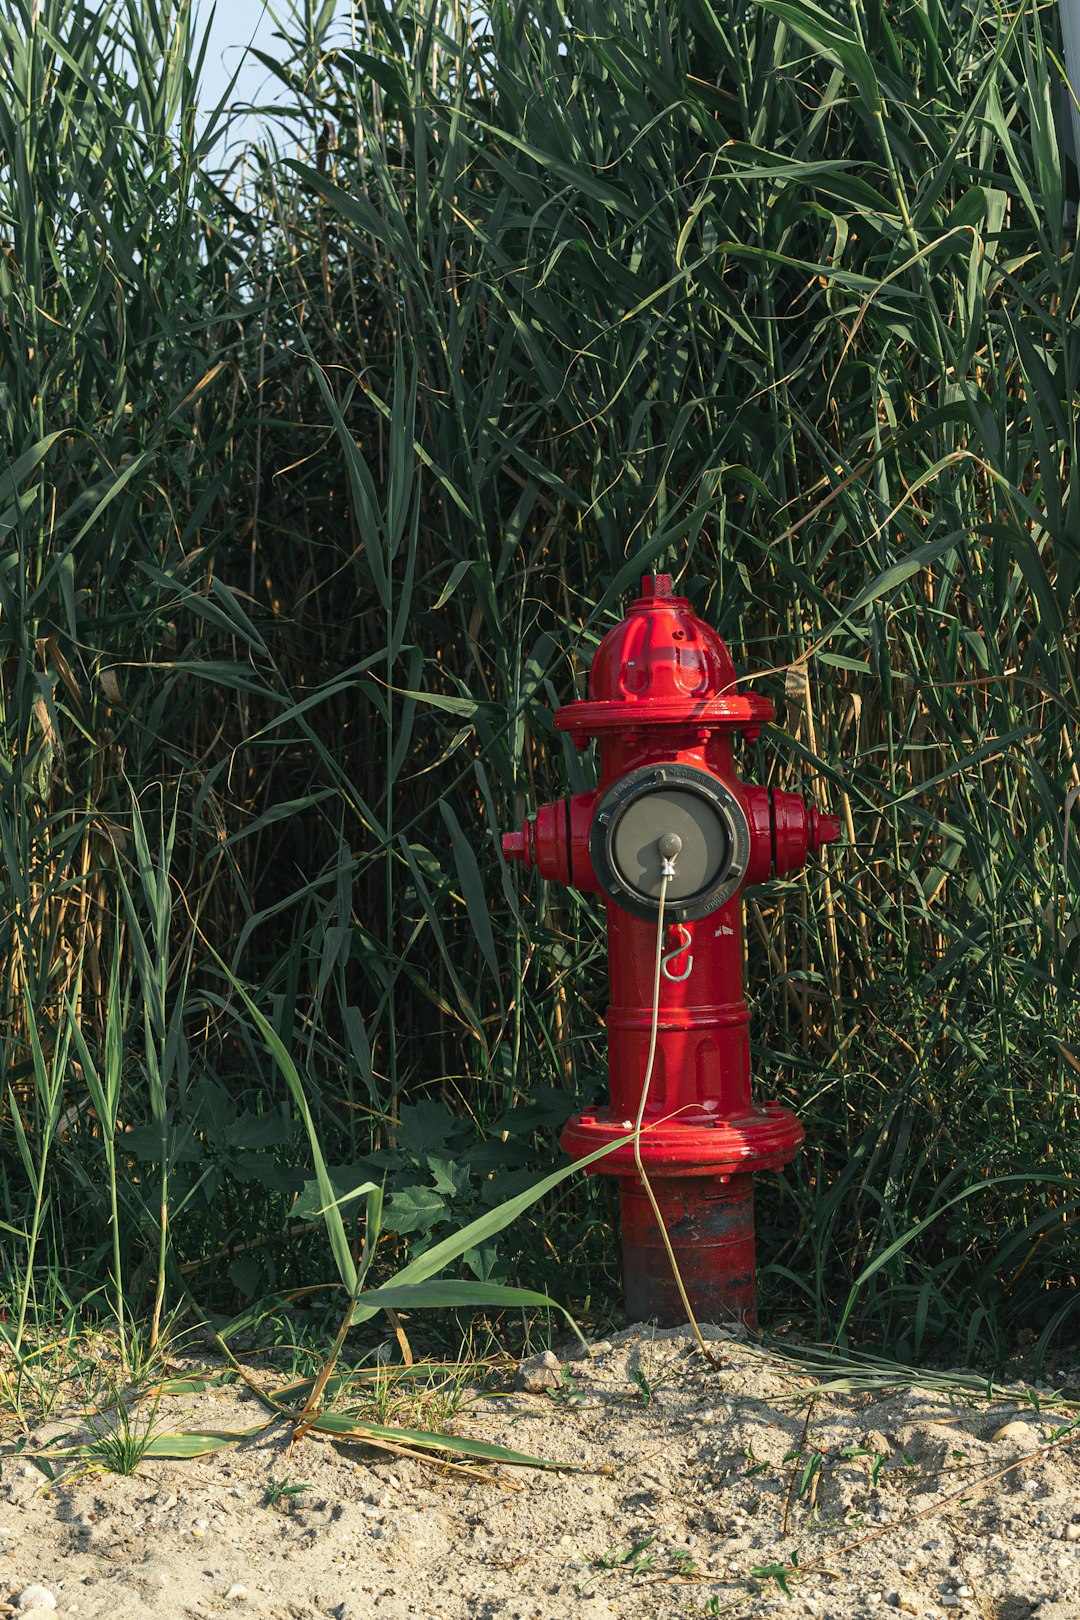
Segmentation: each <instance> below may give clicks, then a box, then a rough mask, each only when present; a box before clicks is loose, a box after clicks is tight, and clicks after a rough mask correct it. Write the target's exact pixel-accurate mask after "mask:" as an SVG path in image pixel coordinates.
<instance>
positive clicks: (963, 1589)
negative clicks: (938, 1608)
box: [956, 1586, 975, 1598]
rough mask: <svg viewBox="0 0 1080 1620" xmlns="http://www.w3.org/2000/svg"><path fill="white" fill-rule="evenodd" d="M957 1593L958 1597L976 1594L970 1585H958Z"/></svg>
mask: <svg viewBox="0 0 1080 1620" xmlns="http://www.w3.org/2000/svg"><path fill="white" fill-rule="evenodd" d="M956 1595H957V1597H958V1598H969V1597H974V1596H975V1594H974V1592H973V1591H972V1590H971V1587H970V1586H958V1587H957V1588H956Z"/></svg>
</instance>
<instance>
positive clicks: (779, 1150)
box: [562, 1103, 805, 1178]
mask: <svg viewBox="0 0 1080 1620" xmlns="http://www.w3.org/2000/svg"><path fill="white" fill-rule="evenodd" d="M695 1114H696V1117H694V1118H692V1119H687V1118H686V1116H685V1114H680V1115H670V1116H668V1117H667V1118H664V1117H659V1118H657V1117H654V1118H653V1119H652V1120H649V1119H648V1118H646V1121H645V1124H644V1125H643V1127H642V1132H641V1157H642V1161H643V1163H644V1165H645V1167H646V1169H647V1171H648V1172H649V1173H650V1174H656V1175H659V1176H668V1177H676V1178H684V1177H687V1178H689V1177H695V1176H697V1177H702V1178H714V1177H718V1176H737V1175H745V1174H748V1173H753V1172H754V1171H758V1170H781V1169H783V1167H784V1165H786V1164H790V1162H791V1160H792V1159H793V1158H794V1157H795V1154H796V1153H797V1151H798V1149H799V1147H800V1146H801V1145H802V1142H803V1138H804V1136H805V1132H804V1131H803V1127H802V1125H801V1123H800V1122H799V1120H798V1119H797V1118H796V1117H795V1115H794V1114H793V1113H792V1111H791V1109H790V1108H784V1107H782V1106H781V1104H779V1103H765V1104H763V1105H762V1106H760V1107H758V1108H754V1109H752V1110H751V1111H750V1112H749V1113H748V1114H744V1115H742V1116H740V1117H737V1118H734V1119H726V1120H721V1119H717V1120H715V1121H708V1122H706V1121H707V1116H705V1117H704V1118H703V1111H697V1110H696V1111H695ZM630 1126H631V1122H630V1121H629V1120H626V1119H616V1118H615V1117H614V1115H613V1114H612V1113H611V1112H610V1111H609V1110H608V1109H597V1110H596V1112H595V1113H588V1114H578V1115H576V1116H575V1117H574V1118H573V1119H571V1120H569V1121H568V1122H567V1124H566V1126H565V1127H564V1129H563V1133H562V1146H563V1149H564V1150H565V1152H566V1153H568V1154H569V1155H570V1157H571V1158H574V1159H583V1158H586V1157H587V1156H588V1155H589V1154H590V1153H595V1152H596V1150H597V1148H601V1147H604V1146H606V1144H607V1143H609V1142H615V1141H618V1139H619V1137H621V1136H625V1135H626V1134H627V1132H628V1130H629V1129H630ZM633 1163H634V1145H633V1143H632V1142H628V1143H627V1144H626V1145H625V1147H621V1148H616V1149H615V1151H614V1152H613V1153H609V1154H608V1155H607V1157H606V1158H603V1159H601V1160H600V1161H599V1162H598V1163H597V1164H595V1165H590V1167H589V1172H588V1173H589V1174H592V1175H609V1176H612V1175H617V1176H625V1175H626V1174H627V1171H628V1170H629V1169H631V1168H632V1167H633Z"/></svg>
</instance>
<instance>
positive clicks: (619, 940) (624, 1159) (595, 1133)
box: [503, 574, 839, 1325]
mask: <svg viewBox="0 0 1080 1620" xmlns="http://www.w3.org/2000/svg"><path fill="white" fill-rule="evenodd" d="M772 715H773V709H772V705H771V703H769V702H768V700H766V699H764V698H761V697H758V696H756V695H754V694H752V693H743V692H740V691H739V690H738V688H737V687H736V684H735V671H734V666H733V665H732V662H731V657H730V654H729V653H728V650H727V648H726V646H725V645H724V643H723V642H722V641H721V640H720V637H719V636H718V635H717V634H716V633H715V631H713V630H712V629H711V628H710V627H709V626H708V625H706V624H704V623H703V622H702V620H700V619H699V618H698V617H697V616H696V614H694V613H693V612H692V610H691V608H690V605H689V603H688V602H687V601H686V600H685V598H682V597H677V596H674V595H673V594H672V590H671V581H670V578H669V577H668V576H667V575H663V574H661V575H659V576H657V577H656V579H655V580H654V579H653V578H651V577H648V576H647V577H646V578H645V580H644V581H643V585H642V596H641V597H640V598H639V600H638V601H637V602H635V603H634V604H633V605H632V606H631V608H630V610H629V612H628V613H627V616H626V618H625V619H623V620H622V621H621V623H620V624H618V625H616V626H615V628H614V629H613V630H611V631H609V633H608V635H607V636H606V637H605V638H604V640H603V642H602V643H601V646H600V648H599V649H598V651H597V654H596V657H595V659H594V660H593V666H592V671H591V674H590V682H589V697H588V699H587V700H586V701H584V702H578V703H571V704H568V705H567V706H566V707H565V708H562V709H560V710H559V711H558V713H557V714H556V716H555V724H556V726H557V727H559V728H560V729H561V730H565V731H568V732H569V733H570V735H571V736H572V737H573V738H574V740H575V742H576V743H577V744H578V745H579V746H580V747H585V746H586V745H587V743H588V742H589V740H590V738H592V737H594V736H595V737H597V738H598V739H599V752H600V780H599V784H598V786H597V788H596V789H595V790H593V791H592V792H589V793H585V794H577V795H575V796H574V797H573V798H570V799H565V800H562V801H559V802H558V803H556V804H554V805H545V806H541V807H539V808H538V810H537V812H536V814H535V816H534V817H531V818H530V819H529V821H528V822H527V823H526V827H525V830H524V832H523V833H520V834H515V833H512V834H508V835H506V836H505V837H504V839H503V849H504V853H505V854H506V855H507V856H508V857H510V858H516V859H519V860H523V861H524V862H525V864H526V865H530V866H536V867H538V868H539V870H540V871H541V872H542V873H543V875H544V876H545V877H547V878H549V879H551V880H552V881H556V882H562V883H567V884H570V885H572V886H574V887H577V888H579V889H583V890H586V891H591V892H598V893H601V894H603V895H604V896H605V898H606V911H607V936H608V958H609V978H610V990H611V1002H610V1006H609V1008H608V1012H607V1020H606V1022H607V1032H608V1061H609V1075H610V1092H609V1102H608V1104H607V1105H606V1106H604V1107H602V1108H598V1109H595V1110H589V1111H586V1112H584V1113H582V1114H579V1115H577V1116H576V1117H575V1118H573V1119H571V1120H570V1121H569V1123H568V1124H567V1126H566V1128H565V1131H564V1133H563V1138H562V1140H563V1146H564V1147H565V1148H566V1150H567V1152H568V1153H569V1154H570V1155H571V1156H572V1157H574V1158H584V1157H585V1156H587V1155H588V1154H590V1153H593V1152H595V1150H596V1149H597V1148H598V1147H601V1146H603V1145H605V1144H606V1143H608V1142H611V1141H615V1140H617V1139H618V1138H620V1137H624V1136H626V1135H627V1133H628V1132H630V1131H631V1129H632V1128H633V1125H634V1121H635V1119H636V1116H637V1113H638V1109H639V1106H640V1103H641V1097H642V1091H643V1088H644V1086H645V1081H646V1075H647V1073H648V1065H649V1053H650V1049H651V1047H652V1035H653V1028H652V1026H653V1016H652V1013H653V996H654V987H655V978H656V963H657V928H658V920H659V898H660V892H661V878H662V873H663V869H664V856H663V854H662V851H663V850H665V849H670V850H672V851H676V850H677V854H676V855H675V856H674V857H673V859H672V860H671V862H670V863H669V871H668V877H667V880H666V895H665V909H664V924H663V938H662V942H661V949H660V962H661V966H660V993H659V1001H658V1009H657V1021H656V1036H655V1053H654V1057H653V1063H652V1069H651V1074H650V1076H649V1087H648V1097H647V1102H646V1107H645V1110H644V1115H643V1119H642V1131H641V1136H640V1155H641V1161H642V1164H643V1166H644V1168H645V1171H646V1174H647V1176H648V1178H649V1182H650V1185H651V1187H652V1191H653V1194H654V1196H655V1198H656V1200H657V1204H658V1206H659V1209H660V1212H661V1217H662V1219H663V1222H664V1226H665V1228H666V1231H667V1236H668V1239H669V1241H670V1244H671V1247H672V1249H673V1251H674V1254H675V1257H676V1263H677V1265H678V1269H679V1271H680V1273H681V1276H682V1280H683V1284H684V1286H685V1288H686V1291H687V1295H688V1297H689V1300H690V1303H691V1305H692V1307H693V1309H694V1313H695V1315H696V1316H698V1317H699V1318H700V1319H702V1320H706V1321H719V1320H724V1319H725V1318H727V1319H730V1318H732V1317H735V1318H738V1319H741V1320H743V1321H745V1322H747V1323H748V1324H750V1325H754V1324H755V1322H756V1282H755V1274H754V1227H753V1181H752V1176H753V1173H754V1172H755V1171H758V1170H771V1169H779V1168H780V1167H781V1166H783V1165H784V1164H786V1163H787V1162H788V1161H789V1160H790V1159H791V1158H792V1157H793V1155H794V1154H795V1152H796V1151H797V1149H798V1146H799V1144H800V1142H801V1141H802V1137H803V1131H802V1126H801V1125H800V1124H799V1122H798V1120H797V1119H796V1118H795V1116H794V1114H793V1113H792V1112H791V1111H790V1110H789V1109H787V1108H783V1107H781V1106H780V1104H778V1103H764V1104H755V1103H754V1101H753V1099H752V1096H751V1087H750V1041H749V1008H748V1006H747V1002H746V997H745V994H744V990H743V945H742V891H743V889H744V887H745V886H746V884H747V883H758V882H762V881H764V880H765V879H767V878H769V877H772V876H780V875H783V874H784V873H785V872H790V871H794V870H797V869H798V868H799V867H800V866H802V865H803V863H804V862H805V860H806V858H807V855H808V854H811V853H814V852H816V850H817V849H818V848H819V847H820V845H821V844H823V843H825V842H827V841H829V840H830V839H833V838H836V837H837V836H838V833H839V826H838V824H837V822H836V821H835V820H834V818H832V817H829V816H822V815H820V814H819V813H818V812H817V811H816V810H814V809H810V808H808V807H807V806H805V805H804V804H803V801H802V800H801V799H799V798H798V797H797V796H795V795H793V794H786V793H779V792H776V791H770V790H768V789H764V788H759V787H754V786H749V785H747V784H745V783H743V782H741V781H740V780H739V778H738V777H737V776H736V774H735V768H734V762H733V759H732V748H731V742H732V736H733V734H734V733H736V732H740V731H741V732H745V733H749V734H756V731H757V730H758V728H760V726H761V725H762V723H764V722H766V721H768V720H770V719H771V718H772ZM595 1168H596V1170H597V1171H598V1172H599V1173H604V1174H609V1175H615V1176H617V1177H618V1178H619V1183H620V1206H621V1213H622V1243H623V1277H624V1284H625V1289H626V1301H627V1311H628V1315H629V1317H630V1319H631V1320H634V1319H650V1318H651V1319H652V1320H655V1321H657V1322H660V1323H663V1324H668V1323H671V1322H675V1321H679V1320H682V1319H683V1318H684V1317H685V1310H684V1309H683V1307H682V1304H681V1299H680V1294H679V1290H678V1287H677V1284H676V1282H675V1279H674V1276H673V1273H672V1267H671V1263H670V1258H669V1256H668V1253H667V1248H666V1246H665V1244H664V1241H663V1238H662V1237H661V1234H660V1232H659V1230H658V1228H657V1225H656V1219H655V1216H654V1213H653V1210H652V1207H651V1204H650V1202H649V1200H648V1198H647V1196H646V1192H645V1188H644V1186H643V1185H642V1182H641V1178H640V1176H639V1174H638V1172H637V1168H636V1165H635V1159H634V1149H633V1144H626V1145H624V1146H622V1147H620V1148H617V1149H615V1151H614V1152H612V1153H610V1154H609V1155H607V1157H605V1158H603V1159H601V1160H600V1161H598V1163H597V1165H596V1167H595Z"/></svg>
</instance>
